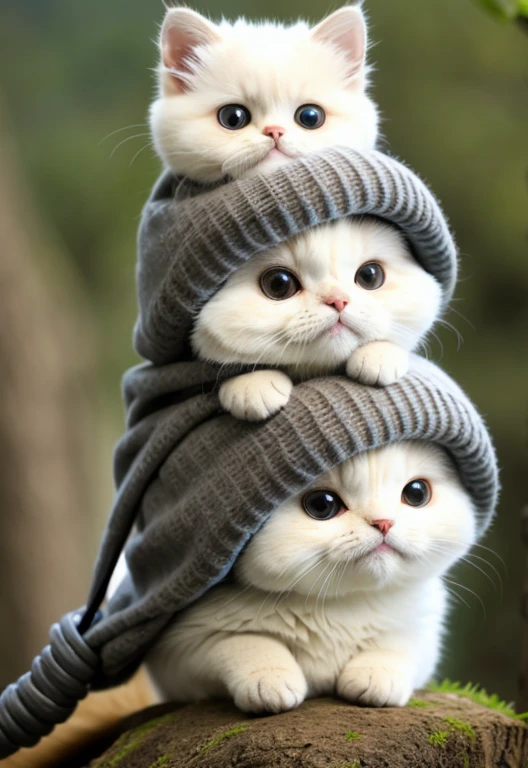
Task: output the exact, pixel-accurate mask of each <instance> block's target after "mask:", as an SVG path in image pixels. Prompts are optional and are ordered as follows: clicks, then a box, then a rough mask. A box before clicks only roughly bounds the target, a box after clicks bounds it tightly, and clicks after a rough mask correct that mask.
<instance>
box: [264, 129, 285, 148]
mask: <svg viewBox="0 0 528 768" xmlns="http://www.w3.org/2000/svg"><path fill="white" fill-rule="evenodd" d="M262 133H263V134H264V136H270V137H271V138H272V139H273V141H274V142H275V144H277V143H278V141H279V139H280V137H281V136H284V134H285V133H286V130H285V129H284V128H281V127H280V125H267V126H266V127H265V128H264V130H263V131H262Z"/></svg>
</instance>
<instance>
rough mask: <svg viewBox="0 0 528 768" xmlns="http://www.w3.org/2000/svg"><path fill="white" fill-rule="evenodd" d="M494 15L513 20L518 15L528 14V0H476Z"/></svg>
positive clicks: (505, 19)
mask: <svg viewBox="0 0 528 768" xmlns="http://www.w3.org/2000/svg"><path fill="white" fill-rule="evenodd" d="M476 2H477V3H479V5H481V6H482V7H483V8H485V9H486V10H487V11H488V12H489V13H491V14H492V15H493V16H496V17H497V18H498V19H503V20H504V21H511V20H512V19H515V18H517V17H518V16H520V17H523V16H528V0H476Z"/></svg>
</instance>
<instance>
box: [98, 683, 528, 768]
mask: <svg viewBox="0 0 528 768" xmlns="http://www.w3.org/2000/svg"><path fill="white" fill-rule="evenodd" d="M417 702H419V704H417ZM124 727H125V728H127V730H125V731H124V732H123V733H122V734H121V736H120V737H119V738H118V739H117V741H116V742H115V743H114V744H113V745H112V746H111V747H110V749H108V750H107V751H106V752H105V753H104V754H103V755H102V756H101V757H99V758H97V759H95V760H93V761H92V762H91V763H90V768H183V766H185V768H224V766H225V767H226V768H227V766H229V767H230V768H232V767H233V766H236V767H237V768H273V767H274V766H284V767H285V768H286V766H288V767H289V768H305V767H306V768H429V767H430V768H444V767H445V768H492V766H493V768H496V767H497V766H500V768H526V766H528V727H527V726H526V725H525V724H524V723H523V722H521V721H520V720H516V719H513V718H511V717H508V716H506V715H504V714H503V713H501V712H497V711H495V710H492V709H489V708H487V707H483V706H481V705H480V704H477V703H475V702H474V701H471V700H469V699H467V698H465V697H461V696H458V695H456V694H435V693H423V694H420V695H419V697H417V698H416V699H414V700H412V701H411V706H407V707H404V708H402V709H398V708H387V709H366V708H359V707H353V706H351V705H349V704H347V703H345V702H343V701H338V700H334V699H313V700H311V701H307V702H305V703H304V704H303V705H302V706H300V707H299V708H298V709H295V710H293V711H292V712H286V713H284V714H281V715H272V716H269V717H249V716H246V715H244V714H242V713H241V712H239V711H238V710H237V709H235V708H234V707H233V706H231V705H230V704H227V703H222V702H214V703H213V702H212V703H204V704H200V705H189V706H183V707H176V706H172V705H167V706H162V707H152V708H150V709H147V710H145V711H144V712H142V713H139V714H138V715H134V716H133V717H132V718H129V719H128V720H127V721H125V725H124Z"/></svg>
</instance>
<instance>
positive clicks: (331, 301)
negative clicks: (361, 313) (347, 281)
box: [325, 296, 348, 312]
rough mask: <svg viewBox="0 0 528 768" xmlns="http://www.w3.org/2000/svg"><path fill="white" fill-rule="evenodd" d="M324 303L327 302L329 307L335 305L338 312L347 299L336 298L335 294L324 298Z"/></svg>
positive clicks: (346, 302) (341, 309)
mask: <svg viewBox="0 0 528 768" xmlns="http://www.w3.org/2000/svg"><path fill="white" fill-rule="evenodd" d="M325 304H328V305H329V306H330V307H335V308H336V309H337V311H338V312H342V311H343V310H344V308H345V307H346V305H347V304H348V301H345V300H344V299H338V298H337V297H336V296H328V297H327V298H326V299H325Z"/></svg>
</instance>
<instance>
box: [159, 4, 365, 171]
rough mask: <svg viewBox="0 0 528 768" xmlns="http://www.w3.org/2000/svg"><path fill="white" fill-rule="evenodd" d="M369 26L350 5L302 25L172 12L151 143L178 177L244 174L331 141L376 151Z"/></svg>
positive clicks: (163, 48)
mask: <svg viewBox="0 0 528 768" xmlns="http://www.w3.org/2000/svg"><path fill="white" fill-rule="evenodd" d="M365 51H366V27H365V21H364V18H363V15H362V12H361V10H360V9H359V8H358V7H357V6H347V7H345V8H342V9H340V10H339V11H337V12H336V13H334V14H332V15H331V16H329V17H327V18H326V19H325V20H323V21H322V22H321V23H320V24H318V25H317V26H316V27H315V28H313V29H310V28H309V27H308V26H307V25H306V24H304V23H298V24H296V25H294V26H291V27H284V26H281V25H277V24H271V23H262V24H250V23H248V22H246V21H244V20H243V19H240V20H238V21H237V22H235V23H234V24H229V23H228V22H222V23H221V24H219V25H216V24H213V23H211V22H210V21H208V20H207V19H205V18H204V17H203V16H200V14H198V13H196V12H194V11H191V10H189V9H187V8H172V9H169V10H168V11H167V15H166V17H165V21H164V23H163V27H162V33H161V54H162V63H161V70H160V96H159V98H158V99H157V100H156V101H155V102H154V104H153V105H152V108H151V113H150V122H151V129H152V135H153V138H154V145H155V147H156V150H157V151H158V153H159V154H160V156H161V157H162V159H163V160H164V162H165V163H166V164H167V165H168V166H169V167H170V168H171V169H172V170H173V171H174V172H175V173H177V174H183V175H185V176H189V177H190V178H193V179H195V180H199V181H216V180H218V179H221V178H231V179H236V178H243V177H246V176H249V175H253V174H255V173H262V172H265V171H270V170H272V169H273V168H275V167H277V166H278V165H281V164H283V163H286V162H288V161H289V160H291V159H292V158H295V157H299V156H301V155H305V154H307V153H310V152H314V151H316V150H320V149H323V148H324V147H328V146H333V145H343V146H350V147H353V148H356V149H367V148H371V147H373V146H374V144H375V141H376V135H377V126H378V116H377V110H376V107H375V105H374V104H373V102H372V101H371V100H370V99H369V98H368V96H367V95H366V93H365V87H366V78H367V68H366V66H365Z"/></svg>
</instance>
